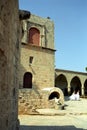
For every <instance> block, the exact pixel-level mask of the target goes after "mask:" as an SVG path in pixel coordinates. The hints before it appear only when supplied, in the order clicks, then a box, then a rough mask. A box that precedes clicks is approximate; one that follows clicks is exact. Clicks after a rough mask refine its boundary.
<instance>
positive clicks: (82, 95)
mask: <svg viewBox="0 0 87 130" xmlns="http://www.w3.org/2000/svg"><path fill="white" fill-rule="evenodd" d="M81 91H82V96H84V85H83V84H82V90H81Z"/></svg>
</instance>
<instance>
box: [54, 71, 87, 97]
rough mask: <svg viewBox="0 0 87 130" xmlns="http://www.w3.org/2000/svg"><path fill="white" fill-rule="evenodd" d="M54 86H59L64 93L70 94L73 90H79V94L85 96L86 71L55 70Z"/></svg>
mask: <svg viewBox="0 0 87 130" xmlns="http://www.w3.org/2000/svg"><path fill="white" fill-rule="evenodd" d="M55 73H56V74H55V75H56V77H55V86H56V87H58V88H60V89H61V90H62V91H63V93H64V95H65V96H67V95H71V94H72V93H73V92H74V91H75V92H77V91H79V92H80V96H87V73H82V72H76V71H70V70H61V69H56V70H55Z"/></svg>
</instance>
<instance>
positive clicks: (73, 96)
mask: <svg viewBox="0 0 87 130" xmlns="http://www.w3.org/2000/svg"><path fill="white" fill-rule="evenodd" d="M69 99H70V100H75V92H73V93H72V95H71V96H70V97H69Z"/></svg>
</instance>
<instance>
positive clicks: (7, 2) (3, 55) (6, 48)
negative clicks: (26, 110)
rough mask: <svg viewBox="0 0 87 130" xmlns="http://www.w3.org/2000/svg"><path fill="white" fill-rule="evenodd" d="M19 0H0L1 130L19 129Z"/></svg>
mask: <svg viewBox="0 0 87 130" xmlns="http://www.w3.org/2000/svg"><path fill="white" fill-rule="evenodd" d="M19 53H20V51H19V10H18V0H0V130H18V87H19V81H18V64H19Z"/></svg>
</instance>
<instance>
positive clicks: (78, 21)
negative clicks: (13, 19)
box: [19, 0, 87, 72]
mask: <svg viewBox="0 0 87 130" xmlns="http://www.w3.org/2000/svg"><path fill="white" fill-rule="evenodd" d="M19 8H20V9H23V10H28V11H30V12H31V13H32V14H35V15H37V16H40V17H43V18H47V17H48V16H49V17H50V18H51V20H52V21H54V26H55V30H54V37H55V39H54V43H55V49H56V50H57V51H56V53H55V68H58V69H64V70H72V71H79V72H85V67H86V66H87V57H86V56H87V51H86V50H87V0H19Z"/></svg>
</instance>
